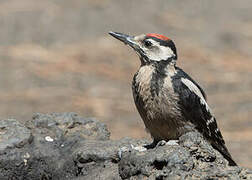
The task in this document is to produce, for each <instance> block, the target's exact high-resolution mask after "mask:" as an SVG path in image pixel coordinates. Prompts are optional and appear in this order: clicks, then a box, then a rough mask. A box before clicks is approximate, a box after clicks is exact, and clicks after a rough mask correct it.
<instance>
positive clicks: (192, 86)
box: [181, 78, 210, 112]
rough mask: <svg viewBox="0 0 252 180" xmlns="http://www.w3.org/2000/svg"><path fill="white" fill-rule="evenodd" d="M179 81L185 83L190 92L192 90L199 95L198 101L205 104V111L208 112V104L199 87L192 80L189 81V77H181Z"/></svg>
mask: <svg viewBox="0 0 252 180" xmlns="http://www.w3.org/2000/svg"><path fill="white" fill-rule="evenodd" d="M181 81H182V82H183V84H184V85H186V87H188V89H190V90H191V91H192V92H194V93H195V94H196V95H197V96H199V97H200V103H201V104H203V105H205V107H206V109H207V111H208V112H210V109H209V107H208V104H207V102H206V100H205V98H204V96H203V94H202V93H201V91H200V90H199V88H198V87H197V86H196V85H195V84H194V83H193V82H192V81H190V80H189V79H186V78H181Z"/></svg>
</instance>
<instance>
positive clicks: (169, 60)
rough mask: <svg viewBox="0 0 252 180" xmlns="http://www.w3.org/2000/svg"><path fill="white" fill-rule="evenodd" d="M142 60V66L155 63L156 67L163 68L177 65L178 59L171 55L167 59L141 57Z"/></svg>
mask: <svg viewBox="0 0 252 180" xmlns="http://www.w3.org/2000/svg"><path fill="white" fill-rule="evenodd" d="M140 60H141V66H145V65H153V66H155V67H161V68H163V67H166V66H175V65H176V60H177V59H176V58H175V57H169V58H167V59H166V60H160V61H156V60H151V59H148V58H146V57H140Z"/></svg>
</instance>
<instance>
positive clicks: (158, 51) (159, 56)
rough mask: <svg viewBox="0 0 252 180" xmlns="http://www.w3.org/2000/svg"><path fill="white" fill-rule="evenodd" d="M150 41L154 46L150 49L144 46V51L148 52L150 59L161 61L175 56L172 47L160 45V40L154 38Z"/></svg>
mask: <svg viewBox="0 0 252 180" xmlns="http://www.w3.org/2000/svg"><path fill="white" fill-rule="evenodd" d="M149 41H150V42H151V43H152V45H153V47H152V48H150V49H148V48H146V47H143V49H144V51H145V52H146V56H147V57H148V58H149V59H151V60H154V61H161V60H166V59H168V58H170V57H173V56H175V54H174V53H173V51H172V50H171V48H169V47H166V46H160V44H159V42H156V41H154V40H153V39H149Z"/></svg>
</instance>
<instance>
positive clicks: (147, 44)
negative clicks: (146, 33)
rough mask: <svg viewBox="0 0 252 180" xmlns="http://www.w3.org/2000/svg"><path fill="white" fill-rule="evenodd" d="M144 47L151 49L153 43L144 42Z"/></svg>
mask: <svg viewBox="0 0 252 180" xmlns="http://www.w3.org/2000/svg"><path fill="white" fill-rule="evenodd" d="M144 46H145V47H151V46H152V43H151V42H150V41H144Z"/></svg>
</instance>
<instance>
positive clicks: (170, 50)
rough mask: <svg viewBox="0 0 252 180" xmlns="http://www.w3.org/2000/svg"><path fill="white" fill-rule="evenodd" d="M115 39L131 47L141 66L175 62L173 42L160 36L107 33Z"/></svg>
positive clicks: (175, 54) (152, 34)
mask: <svg viewBox="0 0 252 180" xmlns="http://www.w3.org/2000/svg"><path fill="white" fill-rule="evenodd" d="M109 34H110V35H111V36H113V37H115V38H116V39H118V40H120V41H122V42H124V43H125V44H127V45H129V46H130V47H132V48H133V49H134V50H135V51H136V53H137V54H138V56H139V57H140V59H141V62H142V64H146V63H152V62H167V63H174V64H175V62H176V60H177V51H176V47H175V44H174V43H173V41H172V40H171V39H170V38H168V37H166V36H163V35H160V34H154V33H150V34H143V35H139V36H129V35H126V34H122V33H117V32H109Z"/></svg>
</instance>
